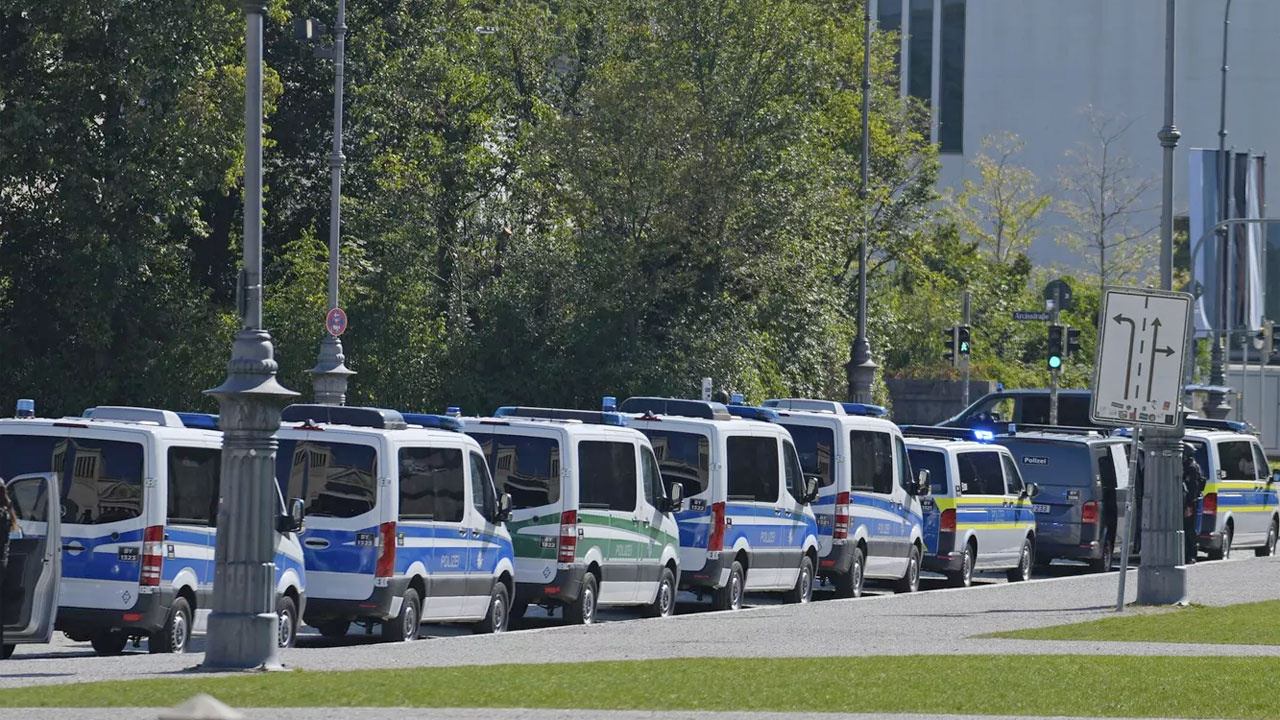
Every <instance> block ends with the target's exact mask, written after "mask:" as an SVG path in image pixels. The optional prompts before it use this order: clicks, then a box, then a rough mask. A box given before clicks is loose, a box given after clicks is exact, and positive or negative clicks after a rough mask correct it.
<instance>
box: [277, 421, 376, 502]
mask: <svg viewBox="0 0 1280 720" xmlns="http://www.w3.org/2000/svg"><path fill="white" fill-rule="evenodd" d="M377 455H378V453H377V451H376V450H375V449H374V448H372V447H370V446H368V445H356V444H354V443H344V442H328V441H322V440H305V441H304V440H281V441H280V449H279V451H278V452H277V453H276V482H277V483H278V484H280V485H282V486H283V491H284V494H285V496H286V497H291V498H302V500H303V503H304V506H305V510H306V514H307V515H314V516H327V517H343V518H345V517H355V516H357V515H363V514H364V513H367V512H369V511H370V510H372V509H373V508H374V507H375V506H376V505H377V502H378V493H377V489H378V457H377Z"/></svg>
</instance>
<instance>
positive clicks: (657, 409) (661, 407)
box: [622, 397, 733, 420]
mask: <svg viewBox="0 0 1280 720" xmlns="http://www.w3.org/2000/svg"><path fill="white" fill-rule="evenodd" d="M622 412H624V413H634V414H636V415H674V416H675V417H688V418H698V419H700V420H728V419H729V418H731V417H733V416H732V415H730V414H729V411H728V410H727V409H726V408H725V406H724V404H723V403H718V402H712V401H710V400H681V399H678V398H664V397H629V398H627V399H626V400H623V401H622Z"/></svg>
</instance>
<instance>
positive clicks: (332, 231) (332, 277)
mask: <svg viewBox="0 0 1280 720" xmlns="http://www.w3.org/2000/svg"><path fill="white" fill-rule="evenodd" d="M346 37H347V0H338V22H337V24H336V26H335V27H334V28H333V152H332V153H330V154H329V172H330V175H331V179H330V190H329V309H330V310H332V309H333V308H336V307H338V258H339V252H340V247H341V239H342V166H343V165H344V164H345V163H346V160H347V158H346V156H345V155H343V154H342V79H343V73H344V70H345V69H346V65H345V62H346V60H345V53H346ZM346 360H347V358H346V355H344V354H343V352H342V341H341V340H339V339H338V337H337V336H336V335H333V334H331V333H328V332H326V333H325V335H324V339H323V340H321V341H320V352H319V353H318V354H317V355H316V366H315V367H313V368H311V369H310V370H308V371H307V372H308V373H310V374H311V387H312V390H313V392H314V393H315V399H316V402H317V403H320V404H322V405H342V404H344V403H346V401H347V383H348V380H349V379H350V377H351V376H352V375H355V372H354V371H352V370H350V369H348V368H347V366H346Z"/></svg>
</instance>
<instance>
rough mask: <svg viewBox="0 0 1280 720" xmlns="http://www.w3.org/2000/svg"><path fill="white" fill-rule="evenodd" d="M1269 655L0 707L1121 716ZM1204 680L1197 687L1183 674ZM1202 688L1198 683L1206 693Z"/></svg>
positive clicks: (1244, 704)
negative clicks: (209, 704) (214, 703)
mask: <svg viewBox="0 0 1280 720" xmlns="http://www.w3.org/2000/svg"><path fill="white" fill-rule="evenodd" d="M1275 664H1276V660H1275V658H1243V657H1241V658H1231V657H1228V658H1223V657H1212V658H1210V657H1194V658H1183V657H1125V656H1096V657H1095V656H1081V655H1071V656H1063V655H1032V656H996V655H969V656H900V657H857V658H768V659H765V658H760V659H726V658H693V659H680V660H656V661H631V662H598V663H559V664H547V665H493V666H484V667H480V666H471V667H453V668H418V669H395V670H358V671H350V672H305V671H297V672H288V673H272V674H263V675H244V676H234V677H199V676H196V677H173V678H162V679H146V680H131V681H121V682H103V683H85V684H78V685H54V686H41V687H29V688H18V689H10V690H3V691H0V707H122V706H131V707H137V706H153V707H154V706H172V705H175V704H177V703H179V702H181V701H182V700H184V699H186V698H188V697H190V696H192V695H194V694H195V693H197V692H207V693H209V694H211V695H213V696H214V697H217V698H219V699H220V700H222V701H223V702H226V703H228V704H230V705H233V706H239V707H284V706H292V707H317V706H343V707H352V706H380V707H485V708H489V707H494V708H496V707H525V708H595V709H601V710H609V709H641V710H757V711H765V712H801V711H810V712H816V711H843V712H869V713H893V712H912V713H978V714H1001V715H1076V716H1099V717H1101V716H1130V717H1169V716H1179V717H1190V718H1195V717H1214V716H1217V717H1220V716H1223V715H1224V714H1229V715H1231V716H1232V717H1238V718H1268V717H1277V716H1280V694H1277V693H1276V692H1275V686H1274V680H1275V674H1274V671H1275ZM1207 677H1212V678H1215V680H1214V682H1213V683H1211V684H1210V685H1208V686H1207V685H1205V683H1203V682H1188V681H1187V678H1207ZM1206 693H1207V694H1206Z"/></svg>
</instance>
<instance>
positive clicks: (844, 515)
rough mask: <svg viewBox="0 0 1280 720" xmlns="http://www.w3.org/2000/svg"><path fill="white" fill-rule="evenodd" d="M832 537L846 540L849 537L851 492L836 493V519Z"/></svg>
mask: <svg viewBox="0 0 1280 720" xmlns="http://www.w3.org/2000/svg"><path fill="white" fill-rule="evenodd" d="M831 537H832V539H834V540H844V539H846V538H848V537H849V493H847V492H842V493H839V494H837V495H836V521H835V526H834V527H833V528H832V532H831Z"/></svg>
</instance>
